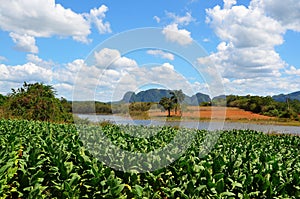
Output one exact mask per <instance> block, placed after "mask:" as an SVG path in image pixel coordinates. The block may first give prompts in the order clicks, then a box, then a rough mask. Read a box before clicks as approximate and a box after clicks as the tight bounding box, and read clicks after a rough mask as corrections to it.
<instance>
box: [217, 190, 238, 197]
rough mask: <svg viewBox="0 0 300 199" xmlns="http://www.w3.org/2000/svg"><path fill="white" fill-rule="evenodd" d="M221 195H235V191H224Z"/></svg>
mask: <svg viewBox="0 0 300 199" xmlns="http://www.w3.org/2000/svg"><path fill="white" fill-rule="evenodd" d="M220 196H221V197H222V196H235V194H234V193H232V192H228V191H227V192H223V193H221V194H220Z"/></svg>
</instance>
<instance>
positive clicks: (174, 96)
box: [170, 89, 184, 115]
mask: <svg viewBox="0 0 300 199" xmlns="http://www.w3.org/2000/svg"><path fill="white" fill-rule="evenodd" d="M170 94H171V100H172V101H173V103H174V108H175V115H176V114H177V109H178V107H179V105H180V104H181V103H182V102H183V100H184V94H183V92H182V90H181V89H180V90H174V91H171V92H170ZM180 114H181V112H180Z"/></svg>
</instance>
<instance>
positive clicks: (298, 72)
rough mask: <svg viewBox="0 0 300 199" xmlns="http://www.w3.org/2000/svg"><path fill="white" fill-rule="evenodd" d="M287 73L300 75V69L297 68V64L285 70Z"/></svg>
mask: <svg viewBox="0 0 300 199" xmlns="http://www.w3.org/2000/svg"><path fill="white" fill-rule="evenodd" d="M285 73H286V74H288V75H297V76H300V69H297V68H295V66H291V67H290V69H287V70H285Z"/></svg>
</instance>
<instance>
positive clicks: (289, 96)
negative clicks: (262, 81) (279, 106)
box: [272, 91, 300, 102]
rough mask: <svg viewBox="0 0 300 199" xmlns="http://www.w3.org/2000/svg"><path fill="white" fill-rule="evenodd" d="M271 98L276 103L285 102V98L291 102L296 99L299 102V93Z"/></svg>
mask: <svg viewBox="0 0 300 199" xmlns="http://www.w3.org/2000/svg"><path fill="white" fill-rule="evenodd" d="M272 98H273V99H274V100H275V101H277V102H286V99H287V98H288V99H291V100H294V99H296V100H299V101H300V91H298V92H294V93H290V94H286V95H285V94H280V95H274V96H273V97H272Z"/></svg>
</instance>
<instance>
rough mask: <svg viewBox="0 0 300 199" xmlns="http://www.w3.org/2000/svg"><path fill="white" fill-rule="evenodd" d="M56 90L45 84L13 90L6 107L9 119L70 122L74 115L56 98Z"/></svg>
mask: <svg viewBox="0 0 300 199" xmlns="http://www.w3.org/2000/svg"><path fill="white" fill-rule="evenodd" d="M55 94H56V93H55V90H54V88H53V87H52V86H50V85H44V84H43V83H33V84H28V83H26V82H24V84H23V86H22V87H21V88H18V89H17V90H15V89H12V93H11V94H9V95H8V99H7V100H6V102H5V104H4V107H5V109H6V113H7V116H8V117H13V118H20V119H28V120H41V121H52V122H70V121H71V120H72V115H71V113H69V112H68V111H67V110H66V109H65V107H64V106H63V105H62V102H61V101H60V100H59V99H57V98H55Z"/></svg>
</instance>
